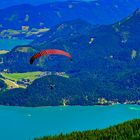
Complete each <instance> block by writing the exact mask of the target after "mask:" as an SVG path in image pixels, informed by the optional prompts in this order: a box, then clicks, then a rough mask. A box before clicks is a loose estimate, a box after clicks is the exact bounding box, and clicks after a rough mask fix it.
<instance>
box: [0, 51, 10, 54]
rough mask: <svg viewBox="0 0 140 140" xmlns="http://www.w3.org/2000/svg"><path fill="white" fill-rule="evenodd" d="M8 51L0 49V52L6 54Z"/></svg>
mask: <svg viewBox="0 0 140 140" xmlns="http://www.w3.org/2000/svg"><path fill="white" fill-rule="evenodd" d="M8 52H9V51H6V50H0V54H6V53H8Z"/></svg>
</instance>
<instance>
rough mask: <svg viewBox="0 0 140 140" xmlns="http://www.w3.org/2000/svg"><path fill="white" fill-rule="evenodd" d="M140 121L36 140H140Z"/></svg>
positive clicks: (37, 139)
mask: <svg viewBox="0 0 140 140" xmlns="http://www.w3.org/2000/svg"><path fill="white" fill-rule="evenodd" d="M139 139H140V119H137V120H132V121H128V122H125V123H122V124H119V125H116V126H113V127H110V128H107V129H103V130H89V131H85V132H73V133H71V134H60V135H58V136H48V137H42V138H36V139H35V140H139Z"/></svg>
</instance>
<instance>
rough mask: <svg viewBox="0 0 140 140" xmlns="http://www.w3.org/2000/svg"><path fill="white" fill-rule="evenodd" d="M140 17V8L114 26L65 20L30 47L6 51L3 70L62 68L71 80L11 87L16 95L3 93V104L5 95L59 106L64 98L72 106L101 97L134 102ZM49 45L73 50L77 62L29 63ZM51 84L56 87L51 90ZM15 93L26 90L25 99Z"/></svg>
mask: <svg viewBox="0 0 140 140" xmlns="http://www.w3.org/2000/svg"><path fill="white" fill-rule="evenodd" d="M139 18H140V10H139V9H137V10H136V11H135V12H134V13H133V14H132V15H131V16H129V17H127V18H125V19H123V20H121V21H120V22H117V23H115V24H112V25H102V26H98V27H95V26H92V25H91V24H89V23H87V22H85V21H83V20H80V19H79V20H73V21H69V22H63V23H61V24H58V25H57V26H54V27H53V28H52V29H51V30H49V31H48V32H47V33H46V34H44V36H42V37H40V38H38V39H37V40H35V41H33V42H32V43H31V44H30V45H29V46H17V47H16V48H14V49H13V50H12V51H11V52H9V53H7V54H6V55H4V57H3V60H4V63H3V64H1V67H0V69H1V70H2V69H3V68H7V69H9V70H10V72H23V71H24V72H26V71H35V70H41V71H59V72H62V71H64V72H66V74H68V75H69V76H70V78H69V79H65V78H62V77H60V76H57V77H56V76H50V77H43V78H41V79H38V80H36V81H34V82H33V83H32V85H30V86H29V87H28V88H27V89H25V90H23V91H22V92H21V90H20V91H18V90H16V91H15V90H12V91H10V93H11V92H13V93H15V94H12V95H11V94H10V93H9V92H6V93H5V94H3V95H1V96H0V103H1V104H4V103H6V102H5V100H4V98H6V99H7V104H10V105H15V104H16V105H25V106H41V105H60V104H62V100H63V99H65V98H66V100H68V101H69V102H68V104H70V105H92V104H96V103H97V101H98V98H101V97H104V98H106V99H107V100H113V101H116V100H117V101H119V102H120V103H123V102H125V101H126V100H129V101H134V102H136V101H137V100H139V99H140V92H139V84H140V82H139V81H140V73H139V71H140V55H139V54H140V48H139V44H140V36H139V34H140V28H139V27H140V26H139V25H140V20H139ZM83 27H84V28H83ZM49 48H55V49H62V50H65V51H67V52H69V53H70V54H71V55H72V57H73V62H70V61H69V60H68V59H66V58H63V57H58V56H54V57H43V58H41V59H39V60H36V61H35V63H34V64H33V65H29V59H30V57H31V56H32V55H33V54H34V53H35V52H38V51H40V50H42V49H49ZM50 79H52V81H51V80H50ZM51 84H53V85H55V87H54V89H52V90H51V89H50V88H51ZM41 89H45V90H41ZM16 92H17V93H19V92H20V93H22V94H20V97H23V98H22V99H21V98H20V99H19V98H18V97H19V94H16ZM51 93H52V94H51ZM9 94H10V95H9ZM58 94H59V95H58ZM11 96H12V99H13V100H12V101H11ZM19 100H20V101H19Z"/></svg>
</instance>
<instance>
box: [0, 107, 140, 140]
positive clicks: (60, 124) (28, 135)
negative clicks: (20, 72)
mask: <svg viewBox="0 0 140 140" xmlns="http://www.w3.org/2000/svg"><path fill="white" fill-rule="evenodd" d="M135 118H140V106H137V105H114V106H85V107H82V106H73V107H71V106H68V107H42V108H25V107H6V106H0V139H1V140H9V139H12V140H19V139H20V140H32V139H33V138H34V137H39V136H44V135H50V134H51V135H53V134H59V133H61V132H63V133H69V132H72V131H75V130H80V131H83V130H89V129H96V128H98V129H102V128H106V127H109V126H110V125H115V124H118V123H121V122H124V121H127V120H131V119H135Z"/></svg>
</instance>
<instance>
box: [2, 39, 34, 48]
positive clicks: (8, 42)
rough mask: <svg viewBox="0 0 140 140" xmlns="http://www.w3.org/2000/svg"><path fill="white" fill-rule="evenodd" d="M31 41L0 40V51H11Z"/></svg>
mask: <svg viewBox="0 0 140 140" xmlns="http://www.w3.org/2000/svg"><path fill="white" fill-rule="evenodd" d="M31 41H32V40H28V39H23V40H21V39H0V50H11V49H13V48H14V47H15V46H17V45H28V44H29V43H30V42H31Z"/></svg>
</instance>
